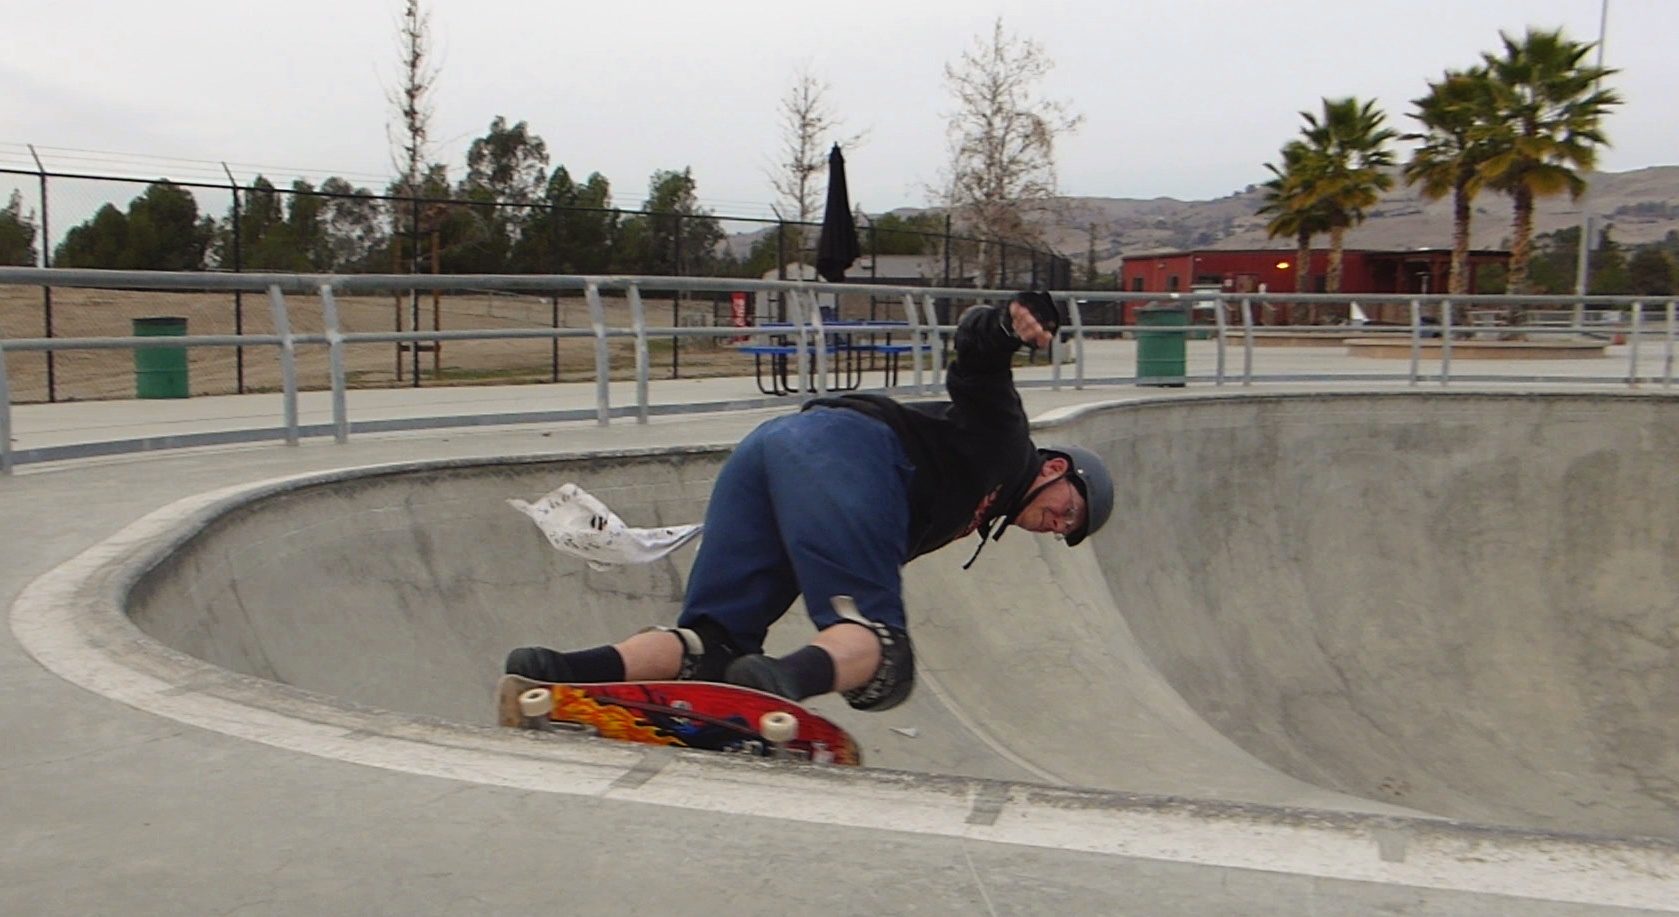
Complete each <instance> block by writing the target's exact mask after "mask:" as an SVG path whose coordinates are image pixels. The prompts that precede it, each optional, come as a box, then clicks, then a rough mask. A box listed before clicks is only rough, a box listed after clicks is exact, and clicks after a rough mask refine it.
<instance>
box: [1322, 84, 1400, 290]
mask: <svg viewBox="0 0 1679 917" xmlns="http://www.w3.org/2000/svg"><path fill="white" fill-rule="evenodd" d="M1300 116H1301V117H1303V118H1305V119H1306V126H1305V127H1303V128H1301V130H1300V132H1301V134H1302V136H1304V137H1305V144H1306V146H1307V147H1308V148H1309V149H1310V150H1311V152H1312V156H1311V157H1310V160H1309V161H1310V162H1312V163H1313V168H1312V171H1311V173H1310V174H1309V175H1308V181H1309V186H1308V187H1309V192H1308V194H1309V196H1310V197H1311V198H1312V199H1313V200H1314V201H1315V202H1316V203H1317V204H1319V205H1321V206H1322V208H1323V211H1324V213H1325V214H1327V216H1328V218H1329V277H1328V279H1327V282H1326V283H1325V284H1324V290H1325V292H1329V293H1339V292H1341V256H1342V252H1343V251H1344V250H1345V248H1346V238H1347V230H1348V229H1350V228H1351V227H1353V226H1357V225H1358V224H1360V223H1362V222H1364V217H1365V211H1366V210H1368V209H1369V208H1371V207H1374V206H1375V205H1376V203H1377V202H1378V201H1380V200H1381V199H1382V192H1383V191H1386V190H1388V189H1389V188H1392V187H1393V176H1392V175H1390V174H1389V173H1388V171H1387V170H1388V169H1390V168H1391V167H1392V166H1393V153H1392V152H1390V151H1389V150H1388V149H1387V143H1388V141H1390V140H1392V139H1393V138H1394V137H1396V136H1398V134H1397V133H1396V132H1395V131H1393V130H1390V129H1388V128H1385V127H1383V126H1382V122H1383V121H1384V120H1386V118H1387V116H1386V115H1385V114H1383V113H1382V112H1381V111H1380V110H1378V109H1377V108H1376V103H1375V102H1374V101H1368V102H1364V103H1363V104H1360V103H1359V101H1358V99H1356V98H1354V97H1352V96H1348V97H1347V98H1344V99H1334V100H1331V99H1324V100H1323V117H1322V118H1321V119H1320V118H1318V117H1315V116H1313V115H1312V114H1311V113H1310V112H1301V113H1300Z"/></svg>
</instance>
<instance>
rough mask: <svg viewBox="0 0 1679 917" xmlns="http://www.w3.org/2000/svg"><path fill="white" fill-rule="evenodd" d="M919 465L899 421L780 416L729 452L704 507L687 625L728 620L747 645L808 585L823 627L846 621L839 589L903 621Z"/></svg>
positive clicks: (873, 614) (846, 413) (845, 414)
mask: <svg viewBox="0 0 1679 917" xmlns="http://www.w3.org/2000/svg"><path fill="white" fill-rule="evenodd" d="M914 474H915V468H914V466H912V465H911V464H910V461H909V458H908V456H907V455H906V454H905V453H904V447H903V444H902V443H901V442H899V440H898V435H897V434H896V433H894V432H893V431H892V428H891V427H888V426H887V425H886V424H884V423H882V422H881V421H879V420H876V419H874V418H872V417H869V416H867V415H865V414H861V413H858V412H857V411H852V410H847V409H845V408H827V407H816V408H812V409H810V410H808V411H803V412H801V413H798V414H789V415H787V416H785V417H777V418H775V419H774V420H771V421H768V422H766V423H764V424H763V425H761V426H759V427H758V428H757V429H756V430H753V431H752V432H751V433H750V434H748V435H747V437H746V438H745V439H743V440H741V442H740V445H739V446H737V447H736V448H735V451H734V454H733V455H731V456H729V459H728V461H726V462H724V463H723V467H722V469H721V470H720V471H719V472H718V474H717V483H716V485H715V486H714V487H713V488H712V491H711V502H710V504H709V505H708V506H707V507H706V511H705V534H704V535H703V536H702V538H701V540H700V549H699V554H698V555H697V556H696V557H695V559H694V568H693V570H692V572H691V573H690V574H689V576H688V592H687V595H686V597H685V598H684V599H683V603H682V616H681V618H680V619H679V621H678V624H680V625H682V626H692V625H693V624H694V623H695V622H696V621H698V620H699V619H701V618H710V619H712V620H713V621H716V622H717V623H718V624H721V625H722V626H723V627H724V628H726V629H727V630H728V631H729V633H730V634H731V635H732V636H733V637H734V639H735V641H736V643H737V644H738V648H739V649H740V651H741V652H743V653H755V652H762V650H763V641H764V635H765V634H766V633H767V632H768V631H769V628H770V625H771V624H774V623H775V622H776V621H777V620H779V619H780V618H781V616H782V615H783V614H786V612H787V609H788V607H789V606H791V605H792V604H793V600H794V599H796V598H798V596H799V595H800V594H801V593H803V595H804V597H805V605H806V607H807V608H808V609H809V612H810V618H811V621H812V623H814V624H815V625H816V627H817V629H818V630H822V629H825V628H828V627H831V626H833V625H834V624H837V623H839V621H840V620H841V619H840V617H839V615H838V614H836V613H835V612H834V608H833V604H832V602H831V601H830V599H831V598H832V597H833V596H836V595H849V596H851V597H852V598H853V599H855V600H856V602H857V608H858V610H859V611H860V612H862V614H863V616H864V617H866V618H868V619H870V620H872V621H878V622H881V623H883V624H888V625H891V626H892V627H896V628H899V629H900V630H905V631H907V630H908V627H907V626H906V624H905V621H904V603H903V594H902V593H903V588H902V587H903V565H904V562H905V560H906V559H907V554H908V552H909V521H910V520H909V488H910V482H911V480H912V479H913V477H914Z"/></svg>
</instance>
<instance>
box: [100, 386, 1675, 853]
mask: <svg viewBox="0 0 1679 917" xmlns="http://www.w3.org/2000/svg"><path fill="white" fill-rule="evenodd" d="M1676 410H1679V405H1675V403H1673V402H1670V401H1667V400H1665V399H1655V398H1646V397H1638V396H1626V397H1613V396H1610V397H1601V398H1598V397H1566V396H1557V397H1515V396H1512V397H1500V396H1474V395H1432V394H1429V395H1424V394H1404V395H1395V396H1325V397H1288V396H1275V395H1271V396H1264V397H1234V398H1191V399H1183V398H1166V399H1160V400H1156V401H1145V402H1143V403H1140V404H1123V405H1110V406H1101V407H1097V408H1090V409H1085V410H1083V411H1081V412H1078V413H1075V414H1072V415H1070V416H1068V417H1066V418H1063V419H1061V420H1058V421H1056V422H1054V423H1051V424H1046V425H1044V426H1042V427H1041V428H1040V429H1039V431H1038V433H1037V437H1038V439H1039V441H1040V442H1045V443H1049V442H1055V441H1069V442H1078V443H1082V444H1085V445H1088V446H1090V447H1092V448H1094V449H1097V450H1098V451H1099V452H1101V453H1102V454H1104V455H1105V456H1106V457H1108V459H1109V460H1110V462H1111V464H1112V467H1113V469H1114V471H1115V477H1116V480H1117V481H1118V485H1119V490H1118V499H1117V509H1116V511H1115V516H1114V521H1113V523H1111V524H1110V525H1109V527H1108V528H1107V529H1105V530H1104V531H1103V532H1101V533H1099V534H1098V535H1097V536H1095V537H1094V538H1092V539H1091V541H1090V547H1089V548H1086V547H1080V548H1077V549H1072V550H1069V549H1067V548H1066V547H1064V546H1063V545H1061V544H1059V543H1057V542H1055V541H1054V540H1053V539H1050V538H1046V537H1037V536H1033V535H1030V534H1029V533H1025V532H1010V533H1009V535H1008V536H1007V537H1005V538H1004V539H1002V540H1001V541H998V542H995V543H993V544H992V545H990V546H989V547H987V548H986V550H985V552H984V554H983V555H981V557H980V558H979V560H978V561H977V563H975V564H974V566H973V568H972V569H970V570H967V571H964V570H962V569H961V568H962V564H963V562H964V561H966V560H967V558H968V555H969V554H970V553H971V551H972V549H973V539H971V538H970V539H967V540H965V541H964V542H961V543H958V544H957V545H953V546H951V547H950V548H947V549H946V550H944V551H941V552H938V553H935V554H933V555H931V556H929V557H926V558H922V559H920V560H918V561H917V562H915V563H914V564H912V565H911V566H910V567H909V568H908V570H907V571H906V598H907V601H908V606H909V609H910V619H911V626H912V629H913V634H914V637H915V640H916V647H917V666H918V673H919V677H918V688H917V690H916V692H915V694H914V696H913V697H912V698H911V699H910V701H909V702H908V703H906V704H905V705H904V706H902V707H900V708H897V709H895V710H892V711H889V712H885V713H876V714H862V713H857V712H855V711H851V710H849V709H847V708H846V707H845V706H844V704H843V703H842V702H840V701H838V699H837V698H834V697H832V696H829V697H826V698H823V699H821V700H819V701H818V702H816V703H815V704H813V705H814V706H816V707H817V708H818V709H820V710H822V711H823V712H824V713H828V714H830V715H833V716H835V717H836V718H839V719H841V720H842V721H843V723H844V724H845V725H846V726H847V727H848V728H850V729H852V730H853V731H854V732H856V733H857V734H858V736H859V738H860V740H861V741H862V743H863V746H864V749H865V754H866V757H867V759H868V762H869V763H870V764H871V765H874V766H879V767H885V768H893V769H903V770H912V771H922V772H928V773H935V774H954V775H963V776H979V777H991V778H998V779H1012V780H1029V781H1036V782H1047V783H1059V784H1066V785H1074V786H1086V787H1096V788H1103V789H1114V790H1129V791H1137V792H1146V793H1159V794H1170V795H1176V796H1187V797H1195V798H1216V799H1225V800H1232V801H1237V802H1250V803H1263V804H1284V805H1300V806H1308V807H1320V808H1321V807H1331V808H1343V809H1361V810H1365V811H1411V812H1417V811H1421V812H1427V813H1431V814H1435V815H1441V816H1447V817H1454V818H1461V819H1469V820H1476V821H1488V822H1495V823H1501V824H1509V825H1517V826H1526V827H1543V828H1548V829H1563V830H1580V831H1589V832H1604V833H1618V834H1619V833H1631V834H1645V835H1654V836H1661V837H1669V838H1671V837H1674V836H1679V815H1676V811H1679V803H1676V800H1679V787H1676V785H1675V780H1676V779H1679V778H1676V775H1679V760H1676V759H1675V755H1676V754H1679V752H1676V751H1675V749H1679V683H1676V681H1675V675H1674V671H1675V670H1674V666H1673V659H1674V651H1675V649H1676V646H1679V613H1676V612H1675V610H1674V607H1673V596H1675V595H1676V594H1679V590H1676V588H1675V587H1676V585H1679V584H1676V582H1675V580H1676V578H1679V570H1675V569H1673V568H1674V566H1675V563H1676V561H1675V560H1673V559H1674V558H1675V557H1676V556H1679V555H1676V554H1675V550H1676V549H1679V544H1676V542H1679V533H1676V532H1675V526H1676V525H1679V522H1676V521H1675V520H1679V506H1675V505H1674V504H1675V501H1676V499H1679V498H1676V497H1675V496H1674V493H1675V488H1674V486H1673V485H1674V483H1675V482H1674V481H1673V480H1672V478H1673V474H1672V473H1670V472H1669V471H1668V470H1667V461H1668V457H1669V456H1672V455H1675V454H1679V450H1676V449H1675V448H1674V447H1676V446H1679V442H1676V440H1679V432H1675V431H1679V423H1676V421H1679V414H1676V413H1675V411H1676ZM726 454H727V450H726V449H724V448H717V449H704V448H697V449H677V450H671V451H668V452H658V453H615V454H610V455H607V454H598V455H588V456H579V457H573V458H554V457H541V458H516V459H506V460H486V461H474V462H458V461H457V462H436V463H424V462H416V463H413V464H411V465H405V466H400V467H392V468H371V469H354V470H349V471H344V472H338V473H333V474H327V475H317V476H313V477H310V478H306V479H302V480H299V481H296V482H291V483H288V484H286V485H284V486H278V487H266V488H260V489H257V490H253V492H252V493H251V494H250V495H249V496H248V497H245V498H240V499H232V500H229V501H227V502H226V504H224V505H223V506H222V507H221V508H220V509H219V510H218V511H217V512H216V513H215V514H214V515H213V517H212V518H209V519H208V520H207V521H204V522H202V523H201V524H199V526H198V528H196V529H195V530H194V531H191V532H186V533H183V535H182V536H181V537H180V538H179V539H178V540H177V541H176V543H175V544H174V545H173V546H172V547H171V548H170V549H168V550H167V551H166V552H164V553H163V554H162V555H161V556H159V557H157V558H154V559H153V560H152V561H151V562H150V567H149V569H148V570H147V571H146V572H145V573H144V574H143V575H141V576H140V577H139V578H138V580H137V581H136V585H135V586H134V587H133V588H132V589H131V590H130V593H129V595H128V601H127V609H128V612H129V614H130V616H131V617H132V618H133V620H134V621H135V622H136V623H137V624H138V625H139V626H140V627H141V628H142V629H143V630H145V631H146V632H147V633H149V634H150V635H152V636H153V637H155V638H156V639H157V640H159V641H161V642H163V643H165V644H167V645H168V646H171V647H174V648H175V649H178V650H181V651H183V652H186V653H189V654H191V655H193V656H196V657H198V658H199V659H202V660H205V661H207V662H210V663H213V664H214V665H216V666H221V667H223V668H226V669H231V670H233V671H236V672H241V673H244V674H246V675H251V676H256V677H259V678H263V679H269V680H271V681H275V682H280V683H283V684H286V685H289V686H292V687H293V688H296V689H301V691H302V692H305V693H308V694H309V695H311V696H313V697H317V698H319V699H320V702H321V703H326V704H350V705H359V706H365V707H373V708H377V709H380V710H388V711H396V712H399V713H404V714H418V715H422V716H427V717H437V718H442V719H446V720H451V721H454V722H459V723H465V724H477V725H485V724H487V723H488V722H490V719H491V714H490V689H491V685H492V684H493V681H494V678H495V676H496V674H497V672H498V671H499V667H500V662H501V659H502V657H503V655H504V654H505V653H506V651H507V650H508V648H510V647H513V646H518V645H522V644H526V643H545V644H549V645H558V646H563V647H577V646H588V645H594V644H598V643H604V642H609V641H612V640H616V639H619V638H621V637H623V636H624V635H625V634H627V633H630V632H633V631H634V630H636V629H639V628H641V627H643V626H646V625H649V624H660V623H669V622H670V621H672V620H674V618H675V615H676V613H677V611H678V608H679V606H680V600H681V594H682V587H683V583H684V580H685V575H686V571H687V569H688V567H689V565H690V564H691V563H692V559H693V552H694V548H693V547H691V546H690V547H686V548H684V549H682V550H681V551H679V552H677V553H676V554H674V555H672V557H670V558H667V559H665V560H663V561H660V562H657V563H654V564H651V565H648V566H645V567H629V568H624V569H621V570H615V571H609V572H598V571H593V570H590V569H589V568H588V567H587V566H586V565H585V564H584V563H583V562H582V561H580V560H578V559H576V558H572V557H569V556H566V555H562V554H560V553H558V552H556V551H555V550H554V549H553V548H552V547H550V546H549V545H548V543H547V542H546V541H545V540H544V538H543V537H542V535H541V533H540V532H539V531H538V530H537V529H536V527H535V526H534V525H532V524H531V522H530V521H529V520H528V519H527V518H525V517H524V516H523V515H521V514H520V513H518V512H516V511H514V510H513V509H512V508H510V507H508V506H507V505H506V502H505V501H506V499H508V498H511V497H518V498H523V499H526V500H534V499H535V498H536V497H538V496H540V495H541V494H543V493H546V492H547V491H549V490H551V489H552V488H554V487H556V486H558V485H559V484H561V483H564V482H566V481H572V482H575V483H577V484H579V485H581V486H583V487H584V488H585V489H587V490H589V491H590V492H592V493H594V494H595V495H597V496H599V497H600V498H601V499H603V500H604V501H605V502H606V503H607V504H608V505H609V506H611V507H612V508H613V509H614V510H616V511H617V512H618V513H619V514H620V515H621V516H623V517H624V518H625V519H626V521H628V522H629V523H630V524H632V525H640V526H656V525H675V524H681V523H686V522H693V521H698V520H699V519H701V518H702V517H703V513H704V508H705V504H706V500H707V498H708V495H709V492H710V486H711V482H712V480H713V478H714V477H715V474H716V471H717V468H718V467H719V465H720V464H721V462H722V460H723V458H724V457H725V456H726ZM808 635H809V629H808V624H806V623H805V621H804V620H803V615H802V614H801V613H800V611H799V610H797V609H795V610H794V612H793V613H791V614H789V615H788V618H787V620H786V622H785V623H784V624H783V625H781V626H780V627H778V628H777V631H776V632H775V634H774V635H773V637H772V641H771V645H770V650H771V651H772V652H782V651H785V650H786V649H788V648H791V647H792V646H796V645H798V643H800V642H802V641H803V640H804V639H806V638H807V637H808Z"/></svg>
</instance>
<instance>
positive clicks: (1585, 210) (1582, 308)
mask: <svg viewBox="0 0 1679 917" xmlns="http://www.w3.org/2000/svg"><path fill="white" fill-rule="evenodd" d="M1608 34H1609V0H1603V5H1602V6H1601V7H1600V10H1599V14H1598V20H1597V69H1598V70H1602V69H1603V42H1604V39H1605V38H1607V37H1608ZM1602 85H1603V81H1602V80H1601V79H1599V80H1597V81H1596V82H1595V83H1593V84H1592V91H1593V92H1597V91H1598V89H1599V88H1601V87H1602ZM1591 233H1592V186H1591V183H1589V182H1588V183H1587V184H1586V193H1585V194H1582V195H1580V252H1579V257H1580V262H1579V265H1578V266H1577V267H1576V269H1575V273H1574V277H1575V283H1574V293H1575V295H1577V296H1585V295H1586V293H1587V291H1588V290H1589V289H1590V288H1591V269H1592V268H1591V264H1592V262H1591V250H1592V235H1591ZM1585 321H1586V303H1585V302H1584V301H1583V300H1582V301H1579V302H1576V303H1575V304H1574V331H1575V332H1576V333H1578V332H1579V331H1581V330H1582V329H1583V328H1584V327H1585Z"/></svg>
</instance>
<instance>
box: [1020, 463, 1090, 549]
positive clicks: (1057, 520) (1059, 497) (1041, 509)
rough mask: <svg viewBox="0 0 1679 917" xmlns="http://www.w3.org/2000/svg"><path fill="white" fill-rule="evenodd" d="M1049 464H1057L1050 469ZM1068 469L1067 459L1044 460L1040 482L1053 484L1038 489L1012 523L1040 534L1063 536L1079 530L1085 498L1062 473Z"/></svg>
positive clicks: (1064, 473)
mask: <svg viewBox="0 0 1679 917" xmlns="http://www.w3.org/2000/svg"><path fill="white" fill-rule="evenodd" d="M1052 466H1058V467H1056V468H1055V469H1054V470H1052ZM1068 470H1069V469H1068V467H1067V461H1066V459H1063V458H1059V457H1057V458H1053V459H1050V460H1049V461H1048V462H1045V463H1044V470H1043V471H1042V472H1039V478H1040V483H1041V482H1042V481H1043V480H1049V481H1053V482H1054V483H1051V484H1050V485H1049V486H1047V487H1044V488H1043V489H1042V490H1040V491H1038V495H1037V496H1035V497H1033V498H1032V502H1030V503H1028V504H1026V506H1025V508H1023V509H1022V510H1021V511H1020V512H1019V513H1018V514H1017V515H1016V516H1015V523H1014V524H1015V525H1017V526H1019V527H1020V528H1023V529H1025V530H1026V531H1028V532H1038V533H1040V534H1054V535H1063V536H1064V535H1066V534H1068V533H1069V532H1075V531H1078V528H1079V526H1081V525H1083V524H1084V514H1085V506H1084V498H1083V497H1081V496H1079V489H1078V488H1077V487H1075V486H1074V485H1073V481H1072V479H1071V478H1068V477H1066V476H1065V475H1066V474H1067V471H1068Z"/></svg>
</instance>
